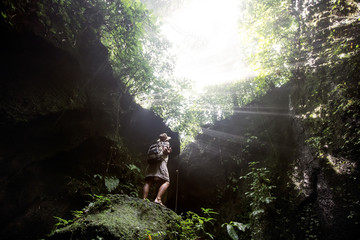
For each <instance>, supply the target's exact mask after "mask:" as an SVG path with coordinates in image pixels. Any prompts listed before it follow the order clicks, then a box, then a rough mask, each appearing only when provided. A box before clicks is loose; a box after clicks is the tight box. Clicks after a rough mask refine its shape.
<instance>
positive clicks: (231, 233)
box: [226, 224, 239, 240]
mask: <svg viewBox="0 0 360 240" xmlns="http://www.w3.org/2000/svg"><path fill="white" fill-rule="evenodd" d="M226 230H227V233H228V234H229V236H230V237H231V239H233V240H239V236H238V235H237V233H236V231H235V229H234V227H233V226H232V225H230V224H227V225H226Z"/></svg>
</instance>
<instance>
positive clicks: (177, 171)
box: [175, 169, 179, 212]
mask: <svg viewBox="0 0 360 240" xmlns="http://www.w3.org/2000/svg"><path fill="white" fill-rule="evenodd" d="M178 190H179V170H178V169H176V197H175V212H177V201H178Z"/></svg>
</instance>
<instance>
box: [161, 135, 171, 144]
mask: <svg viewBox="0 0 360 240" xmlns="http://www.w3.org/2000/svg"><path fill="white" fill-rule="evenodd" d="M170 139H171V137H169V136H168V135H167V134H166V133H162V134H160V136H159V139H158V142H160V141H167V140H170Z"/></svg>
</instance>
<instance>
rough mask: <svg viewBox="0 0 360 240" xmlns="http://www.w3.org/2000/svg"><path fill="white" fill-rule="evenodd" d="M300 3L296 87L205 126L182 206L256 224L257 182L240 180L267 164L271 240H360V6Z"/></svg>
mask: <svg viewBox="0 0 360 240" xmlns="http://www.w3.org/2000/svg"><path fill="white" fill-rule="evenodd" d="M292 4H293V8H292V10H293V13H294V15H295V17H297V20H298V22H299V28H298V33H297V40H295V41H294V52H293V56H294V68H293V70H294V72H293V78H292V80H291V82H290V83H289V84H288V85H287V86H283V87H281V88H280V89H275V90H274V91H271V92H269V93H268V94H267V95H266V96H264V97H263V98H262V99H260V100H259V101H258V102H254V103H252V104H250V105H249V106H246V107H244V108H241V109H235V113H234V115H233V116H232V117H230V118H229V119H226V120H223V121H220V122H218V123H216V124H215V125H214V126H213V127H204V129H203V133H202V134H200V135H199V136H198V137H197V138H196V142H195V143H193V144H191V145H189V146H187V148H186V149H185V150H184V152H182V153H181V156H180V160H179V172H180V175H179V208H180V209H181V210H182V209H192V210H194V211H199V209H200V208H201V207H212V208H215V209H216V210H218V211H220V213H221V214H220V215H219V217H218V218H219V219H221V220H220V221H222V222H229V221H231V220H232V221H239V222H242V223H247V222H248V221H249V218H248V216H249V213H250V212H251V208H250V204H251V202H249V199H248V198H246V197H245V193H246V192H249V186H247V185H248V184H249V182H246V181H243V180H239V177H240V176H244V175H246V174H247V173H248V172H249V169H248V162H252V161H258V162H259V163H260V164H259V166H265V167H267V168H268V169H270V170H271V176H270V177H271V184H273V185H275V186H276V188H275V189H274V190H273V191H272V194H273V196H275V197H276V200H275V201H274V203H273V204H269V206H268V209H267V211H268V212H267V216H266V217H265V219H264V221H263V223H262V224H263V226H262V228H263V230H264V231H265V234H264V235H263V236H264V238H268V239H357V236H359V228H358V224H359V220H360V219H359V214H358V212H359V210H360V204H359V201H358V199H359V196H360V189H359V184H358V182H357V181H358V179H359V171H358V163H359V149H360V148H359V139H360V135H359V133H360V132H359V129H360V125H359V123H360V119H359V115H358V113H359V111H360V108H359V106H360V100H359V96H360V91H359V76H360V75H359V72H360V65H359V62H360V61H359V44H360V39H359V36H360V35H359V32H360V24H359V20H358V19H359V17H360V14H359V13H360V11H359V7H360V3H359V2H358V1H306V0H304V1H302V0H297V1H292ZM173 194H175V193H173ZM223 234H224V235H226V233H225V232H223ZM243 236H244V235H243Z"/></svg>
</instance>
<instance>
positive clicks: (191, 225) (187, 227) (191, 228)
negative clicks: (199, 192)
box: [168, 208, 218, 240]
mask: <svg viewBox="0 0 360 240" xmlns="http://www.w3.org/2000/svg"><path fill="white" fill-rule="evenodd" d="M201 210H202V213H203V215H204V216H200V215H198V214H197V213H194V212H192V211H188V212H187V213H186V216H185V217H182V218H181V219H180V221H179V222H177V223H175V229H173V230H172V231H170V232H169V233H168V235H170V236H171V239H173V238H175V239H181V240H195V239H198V238H201V237H208V238H210V239H214V236H213V235H212V234H211V233H210V232H208V230H207V226H208V225H209V224H210V225H213V222H214V221H215V219H214V218H213V217H212V215H214V214H218V213H217V212H215V211H214V210H213V209H211V208H201Z"/></svg>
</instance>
